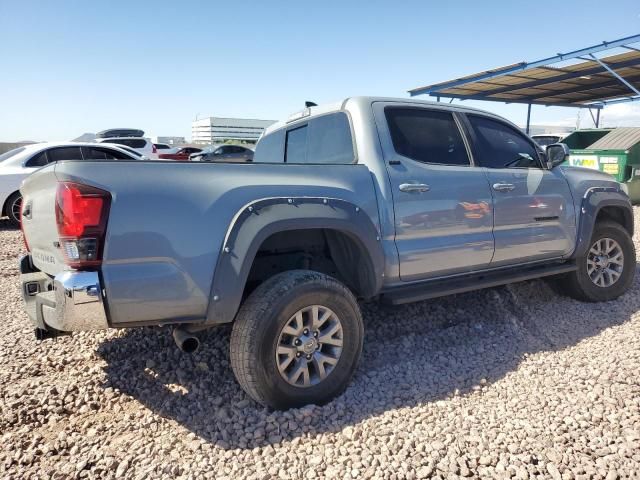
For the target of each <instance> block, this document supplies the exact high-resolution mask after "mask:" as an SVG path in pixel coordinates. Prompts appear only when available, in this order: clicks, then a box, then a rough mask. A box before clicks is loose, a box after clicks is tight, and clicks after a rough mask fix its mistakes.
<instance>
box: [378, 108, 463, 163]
mask: <svg viewBox="0 0 640 480" xmlns="http://www.w3.org/2000/svg"><path fill="white" fill-rule="evenodd" d="M384 113H385V116H386V118H387V124H388V125H389V132H390V133H391V140H392V142H393V148H394V149H395V151H396V152H397V153H399V154H400V155H403V156H405V157H408V158H411V159H412V160H417V161H418V162H425V163H439V164H442V165H469V156H468V154H467V149H466V148H465V145H464V141H463V140H462V135H461V134H460V129H459V128H458V125H456V122H455V120H454V118H453V114H452V113H451V112H445V111H439V110H427V109H424V108H406V107H387V108H386V109H385V111H384Z"/></svg>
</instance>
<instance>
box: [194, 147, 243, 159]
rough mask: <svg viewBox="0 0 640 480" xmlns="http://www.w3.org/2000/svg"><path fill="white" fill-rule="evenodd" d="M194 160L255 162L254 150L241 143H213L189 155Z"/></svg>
mask: <svg viewBox="0 0 640 480" xmlns="http://www.w3.org/2000/svg"><path fill="white" fill-rule="evenodd" d="M189 160H190V161H192V162H224V163H226V162H235V163H244V162H253V150H251V149H250V148H247V147H242V146H240V145H212V146H210V147H207V148H205V149H204V150H202V151H201V152H198V153H194V154H192V155H191V156H190V157H189Z"/></svg>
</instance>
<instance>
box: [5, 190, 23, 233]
mask: <svg viewBox="0 0 640 480" xmlns="http://www.w3.org/2000/svg"><path fill="white" fill-rule="evenodd" d="M21 208H22V195H20V192H15V193H14V194H13V195H11V196H10V197H9V199H8V200H7V207H6V214H7V217H9V221H10V222H11V224H12V225H13V226H14V227H19V226H20V212H21Z"/></svg>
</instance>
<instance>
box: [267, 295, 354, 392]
mask: <svg viewBox="0 0 640 480" xmlns="http://www.w3.org/2000/svg"><path fill="white" fill-rule="evenodd" d="M342 342H343V331H342V323H341V322H340V319H339V318H338V316H337V315H336V314H335V313H334V312H333V311H332V310H331V309H329V308H327V307H324V306H322V305H311V306H309V307H304V308H301V309H300V310H298V311H297V312H296V313H295V314H294V315H293V316H292V317H291V318H290V319H289V320H288V321H287V322H286V323H285V324H284V326H283V327H282V330H281V331H280V336H279V337H278V343H277V345H276V365H277V367H278V371H279V372H280V376H281V377H282V378H283V379H284V380H285V381H286V382H287V383H289V384H290V385H293V386H295V387H311V386H313V385H317V384H318V383H320V382H322V381H323V380H324V379H325V378H327V376H328V375H329V374H330V373H331V372H332V371H333V369H334V367H335V366H336V365H337V363H338V360H339V359H340V355H341V354H342Z"/></svg>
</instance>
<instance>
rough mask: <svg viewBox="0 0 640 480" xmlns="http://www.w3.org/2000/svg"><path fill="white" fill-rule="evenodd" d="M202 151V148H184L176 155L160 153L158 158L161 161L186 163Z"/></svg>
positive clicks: (175, 153)
mask: <svg viewBox="0 0 640 480" xmlns="http://www.w3.org/2000/svg"><path fill="white" fill-rule="evenodd" d="M201 151H202V149H201V148H196V147H182V148H179V149H178V150H177V151H176V152H174V153H164V152H163V153H160V154H158V158H160V159H161V160H177V161H181V162H186V161H188V160H189V157H190V156H191V155H193V154H197V153H200V152H201Z"/></svg>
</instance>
